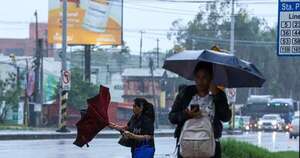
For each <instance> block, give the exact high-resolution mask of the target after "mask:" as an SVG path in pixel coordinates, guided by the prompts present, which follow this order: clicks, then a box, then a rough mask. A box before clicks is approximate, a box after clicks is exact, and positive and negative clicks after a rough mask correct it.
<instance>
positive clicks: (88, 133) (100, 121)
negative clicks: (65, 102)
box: [73, 85, 110, 147]
mask: <svg viewBox="0 0 300 158" xmlns="http://www.w3.org/2000/svg"><path fill="white" fill-rule="evenodd" d="M87 103H88V108H87V112H86V114H85V115H83V116H82V118H81V119H80V120H79V121H78V122H77V124H76V127H77V137H76V140H75V141H74V143H73V144H75V145H77V146H79V147H82V146H84V145H85V144H88V143H89V142H90V141H91V140H92V139H93V138H94V137H95V136H96V135H97V134H98V133H99V132H100V131H101V130H102V129H103V128H105V127H106V126H107V125H108V124H109V119H108V115H107V109H108V106H109V103H110V93H109V89H108V88H107V87H104V86H102V85H101V86H100V91H99V94H98V95H96V96H95V97H92V98H90V99H88V100H87Z"/></svg>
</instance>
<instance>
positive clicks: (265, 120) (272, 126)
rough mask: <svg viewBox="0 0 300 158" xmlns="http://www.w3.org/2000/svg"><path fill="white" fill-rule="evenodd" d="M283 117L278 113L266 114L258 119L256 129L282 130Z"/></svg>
mask: <svg viewBox="0 0 300 158" xmlns="http://www.w3.org/2000/svg"><path fill="white" fill-rule="evenodd" d="M282 126H283V119H282V118H281V117H280V115H278V114H266V115H264V116H263V117H262V118H261V119H260V120H259V121H258V129H260V130H271V131H279V130H282V129H283V128H282Z"/></svg>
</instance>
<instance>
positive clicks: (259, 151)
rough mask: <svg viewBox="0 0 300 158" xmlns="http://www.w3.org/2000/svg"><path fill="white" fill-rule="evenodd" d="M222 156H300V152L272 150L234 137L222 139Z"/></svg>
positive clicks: (263, 157)
mask: <svg viewBox="0 0 300 158" xmlns="http://www.w3.org/2000/svg"><path fill="white" fill-rule="evenodd" d="M222 157H223V158H299V152H295V151H285V152H270V151H268V150H266V149H264V148H260V147H258V146H255V145H252V144H249V143H246V142H241V141H237V140H234V139H226V140H224V141H222Z"/></svg>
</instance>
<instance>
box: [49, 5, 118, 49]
mask: <svg viewBox="0 0 300 158" xmlns="http://www.w3.org/2000/svg"><path fill="white" fill-rule="evenodd" d="M62 5H63V0H49V13H48V42H49V43H52V44H58V43H61V41H62V20H61V17H62ZM122 9H123V0H68V15H67V17H68V20H67V27H68V33H67V41H68V44H74V45H87V44H96V45H120V44H121V41H122V16H123V15H122V14H123V13H122Z"/></svg>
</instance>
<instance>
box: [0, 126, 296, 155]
mask: <svg viewBox="0 0 300 158" xmlns="http://www.w3.org/2000/svg"><path fill="white" fill-rule="evenodd" d="M231 137H232V138H236V139H238V140H242V141H246V142H249V143H252V144H256V145H258V146H261V147H264V148H267V149H269V150H271V151H285V150H294V151H299V137H298V138H297V139H289V138H288V134H287V133H276V132H274V133H272V132H271V133H263V132H259V133H244V134H243V135H235V136H224V137H223V138H224V139H226V138H231ZM117 141H118V139H95V140H93V141H92V142H91V143H90V147H89V148H86V147H84V148H82V149H81V148H78V147H76V146H74V145H73V144H72V142H73V140H71V139H65V140H22V141H16V140H14V141H0V157H1V158H130V150H129V149H128V148H125V147H122V146H120V145H118V144H117ZM174 147H175V140H174V139H173V138H156V158H164V157H166V156H165V154H169V153H172V152H173V151H174Z"/></svg>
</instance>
